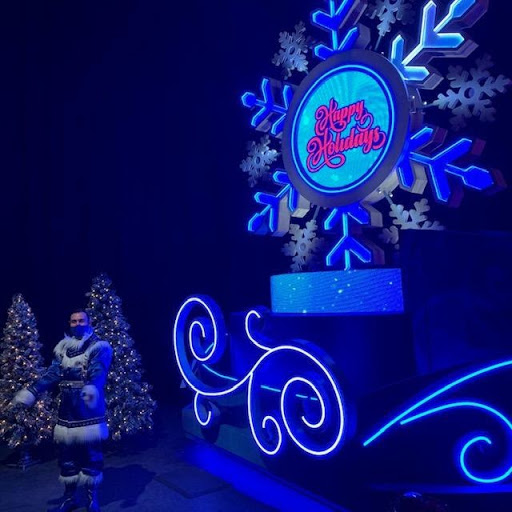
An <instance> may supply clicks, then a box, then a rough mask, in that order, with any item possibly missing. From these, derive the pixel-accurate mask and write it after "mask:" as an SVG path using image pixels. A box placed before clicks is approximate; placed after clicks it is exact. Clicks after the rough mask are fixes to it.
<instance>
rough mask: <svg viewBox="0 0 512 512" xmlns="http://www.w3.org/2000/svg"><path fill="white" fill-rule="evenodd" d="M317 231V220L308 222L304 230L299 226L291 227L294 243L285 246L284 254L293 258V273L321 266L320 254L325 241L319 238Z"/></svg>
mask: <svg viewBox="0 0 512 512" xmlns="http://www.w3.org/2000/svg"><path fill="white" fill-rule="evenodd" d="M317 229H318V226H317V223H316V220H310V221H309V222H306V227H305V228H304V229H301V228H300V226H299V225H297V224H291V225H290V234H291V238H292V241H291V242H288V243H286V244H284V246H283V249H282V252H283V254H284V255H285V256H292V261H293V263H292V264H291V265H290V268H291V270H292V272H300V271H302V270H303V269H304V268H305V267H310V268H312V267H315V265H318V264H319V261H318V252H319V251H320V250H321V249H322V247H323V245H324V240H323V239H322V238H318V237H317V235H316V231H317Z"/></svg>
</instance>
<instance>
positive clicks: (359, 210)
mask: <svg viewBox="0 0 512 512" xmlns="http://www.w3.org/2000/svg"><path fill="white" fill-rule="evenodd" d="M350 219H352V220H354V221H355V222H357V223H358V224H369V223H370V220H371V219H370V214H369V213H368V211H367V210H365V209H364V208H363V207H362V206H361V205H359V204H353V205H350V206H347V207H345V208H334V209H333V210H332V212H331V213H330V215H329V216H328V217H327V219H326V220H325V222H324V228H325V229H326V230H327V231H330V230H332V229H334V227H335V226H336V225H338V224H340V225H341V232H342V237H341V238H340V240H339V241H338V243H337V244H336V245H335V246H334V247H333V248H332V249H331V251H330V252H329V254H328V255H327V256H326V258H325V263H326V265H327V266H328V267H332V266H333V265H336V263H338V262H339V261H340V260H341V259H342V258H343V260H344V262H345V270H350V269H351V268H352V260H351V258H352V256H355V257H356V258H357V259H358V260H359V261H361V262H363V263H371V261H372V259H373V254H372V251H371V250H370V249H369V248H368V247H366V246H364V245H363V244H362V243H361V242H359V241H358V240H356V239H355V238H354V237H353V236H352V235H351V233H350V226H349V221H350Z"/></svg>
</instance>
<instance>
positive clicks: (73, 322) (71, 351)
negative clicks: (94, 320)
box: [14, 311, 112, 512]
mask: <svg viewBox="0 0 512 512" xmlns="http://www.w3.org/2000/svg"><path fill="white" fill-rule="evenodd" d="M69 325H70V334H71V337H70V336H66V337H65V338H64V339H63V340H62V341H60V342H59V343H58V344H57V346H56V347H55V349H54V356H55V357H54V360H53V362H52V364H51V365H50V367H49V368H48V369H47V370H46V371H45V372H44V374H43V376H42V377H41V378H40V379H39V380H37V381H36V382H34V383H33V384H32V385H31V386H29V387H28V388H26V389H23V390H22V391H20V392H19V393H18V394H17V395H16V397H15V398H14V402H15V403H23V404H25V405H27V406H31V405H33V404H34V402H35V401H36V400H37V397H38V395H40V394H41V393H43V392H44V391H47V390H50V389H52V388H55V387H56V386H57V385H58V386H59V398H60V404H59V411H58V419H57V425H56V426H55V430H54V433H53V438H54V441H55V442H56V443H57V444H58V446H59V466H60V480H61V481H62V482H63V483H64V485H65V492H64V498H63V500H62V504H61V505H59V506H57V507H56V508H53V509H51V511H52V512H69V511H71V510H75V509H77V508H78V503H77V500H76V490H77V486H78V485H79V484H83V485H85V486H86V488H87V496H88V504H87V511H88V512H99V510H100V509H99V505H98V499H97V487H98V485H99V483H100V482H101V480H102V476H103V453H102V449H101V442H102V441H103V440H105V439H106V438H107V437H108V427H107V422H106V418H105V412H106V411H105V395H104V386H105V382H106V380H107V373H108V369H109V366H110V362H111V359H112V348H111V347H110V345H109V344H108V343H107V342H106V341H102V340H99V339H98V338H97V336H96V335H95V334H94V332H93V330H92V328H91V326H90V323H89V317H88V315H87V313H86V312H85V311H75V312H73V313H72V314H71V317H70V320H69Z"/></svg>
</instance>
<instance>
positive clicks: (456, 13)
mask: <svg viewBox="0 0 512 512" xmlns="http://www.w3.org/2000/svg"><path fill="white" fill-rule="evenodd" d="M485 11H486V8H482V6H481V5H480V4H479V0H453V1H452V2H451V3H450V5H449V8H448V13H447V15H446V16H445V17H444V18H443V19H442V20H441V21H440V22H439V23H437V24H436V18H437V4H436V2H435V1H433V0H430V1H429V2H427V3H426V4H425V6H424V7H423V10H422V17H421V23H420V35H419V42H418V44H417V45H416V46H415V47H414V49H413V50H412V51H411V52H410V53H409V54H408V55H405V41H404V38H403V36H402V35H400V34H398V35H397V36H395V38H394V39H393V41H392V43H391V52H390V60H391V62H392V63H393V64H394V65H395V66H396V67H397V69H398V70H399V71H400V73H401V74H402V76H403V78H404V80H406V81H407V82H409V83H413V84H416V85H421V86H422V87H424V88H427V89H433V88H435V87H436V86H437V84H438V83H439V81H440V80H441V78H440V77H439V76H438V75H436V74H435V73H432V72H431V70H430V69H429V68H428V67H427V66H426V65H425V64H426V63H428V62H429V61H430V60H431V59H432V58H433V57H456V56H461V57H465V56H467V55H469V53H471V51H473V50H474V48H475V47H476V45H472V44H470V41H468V40H466V38H465V37H464V36H463V35H462V34H461V33H460V32H458V31H455V32H444V30H450V29H452V28H453V29H455V30H460V29H461V28H463V27H468V26H471V25H472V24H473V23H475V22H476V21H477V20H478V19H479V18H480V17H481V16H482V15H483V14H484V13H485Z"/></svg>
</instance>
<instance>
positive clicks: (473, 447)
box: [363, 359, 512, 484]
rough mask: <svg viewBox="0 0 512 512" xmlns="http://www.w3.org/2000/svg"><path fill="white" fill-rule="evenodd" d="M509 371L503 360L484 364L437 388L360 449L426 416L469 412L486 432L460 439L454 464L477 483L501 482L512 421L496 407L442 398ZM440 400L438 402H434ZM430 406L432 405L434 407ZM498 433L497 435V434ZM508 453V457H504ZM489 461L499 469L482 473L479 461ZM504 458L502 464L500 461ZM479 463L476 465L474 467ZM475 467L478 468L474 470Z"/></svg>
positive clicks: (507, 468) (508, 466) (511, 466)
mask: <svg viewBox="0 0 512 512" xmlns="http://www.w3.org/2000/svg"><path fill="white" fill-rule="evenodd" d="M511 368H512V360H510V359H509V360H505V361H502V362H499V363H496V364H493V365H488V366H485V367H483V368H480V369H478V370H476V371H473V372H470V373H466V374H464V375H463V376H461V377H459V378H458V379H456V380H453V381H451V382H450V383H448V384H446V385H444V386H442V387H440V388H439V389H438V390H436V391H434V392H433V393H431V394H429V395H428V396H426V397H425V398H423V399H421V400H419V401H417V402H416V403H414V405H412V406H411V407H409V408H407V409H406V410H404V411H403V412H402V413H400V414H398V415H397V416H395V417H394V418H393V419H392V420H391V421H389V422H388V423H386V424H385V425H384V426H383V427H382V428H380V429H379V430H377V431H376V432H375V433H374V434H373V435H371V436H370V437H368V438H367V439H366V440H365V441H364V442H363V446H364V447H367V446H369V445H371V444H372V443H374V442H375V441H376V440H377V439H379V438H381V437H382V436H384V435H385V434H386V433H387V431H388V430H391V429H393V428H395V427H398V426H405V425H409V424H411V423H414V422H417V421H419V420H426V419H427V418H429V417H436V416H437V415H439V414H441V413H448V412H452V413H453V412H455V411H460V410H463V409H466V410H471V411H473V412H475V413H480V414H483V415H485V417H486V420H488V421H487V422H486V425H487V427H486V431H485V432H477V433H470V434H468V435H467V436H465V437H464V438H463V439H461V440H460V443H459V448H458V450H457V451H458V454H457V462H458V466H459V469H460V472H461V473H462V475H463V476H464V478H466V479H467V480H469V481H471V482H473V483H478V484H496V483H499V482H502V481H504V480H505V479H507V478H509V477H510V475H512V454H511V453H510V452H511V450H510V449H509V450H505V449H504V448H503V446H502V445H503V444H509V445H510V444H512V421H511V420H510V419H509V418H508V417H507V416H506V415H505V414H503V412H501V411H500V410H498V409H497V408H496V407H491V406H490V405H488V404H486V403H483V402H481V401H475V400H453V401H450V400H449V399H446V395H447V394H448V393H449V392H450V391H453V390H457V389H458V388H460V387H462V385H464V384H468V383H475V381H477V380H479V379H482V378H484V377H488V376H490V375H493V374H496V373H498V372H502V371H503V370H506V369H508V370H510V369H511ZM443 398H445V399H444V401H442V402H441V403H439V402H437V404H436V399H441V400H442V399H443ZM434 404H436V405H435V406H434ZM491 422H492V423H495V424H497V425H499V426H500V427H501V429H500V430H499V431H498V430H494V429H493V430H492V433H491V432H490V431H487V430H488V425H489V423H491ZM500 434H501V435H500ZM507 451H508V456H507ZM486 456H487V457H488V458H489V459H492V460H493V464H494V465H497V464H496V462H495V461H497V460H498V465H500V467H499V468H494V469H492V470H488V471H483V470H482V469H481V467H480V466H481V463H482V459H483V458H485V457H486ZM504 458H506V459H508V461H509V462H508V463H507V462H505V463H504V462H503V459H504ZM477 463H480V464H477ZM476 466H478V467H479V469H476Z"/></svg>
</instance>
